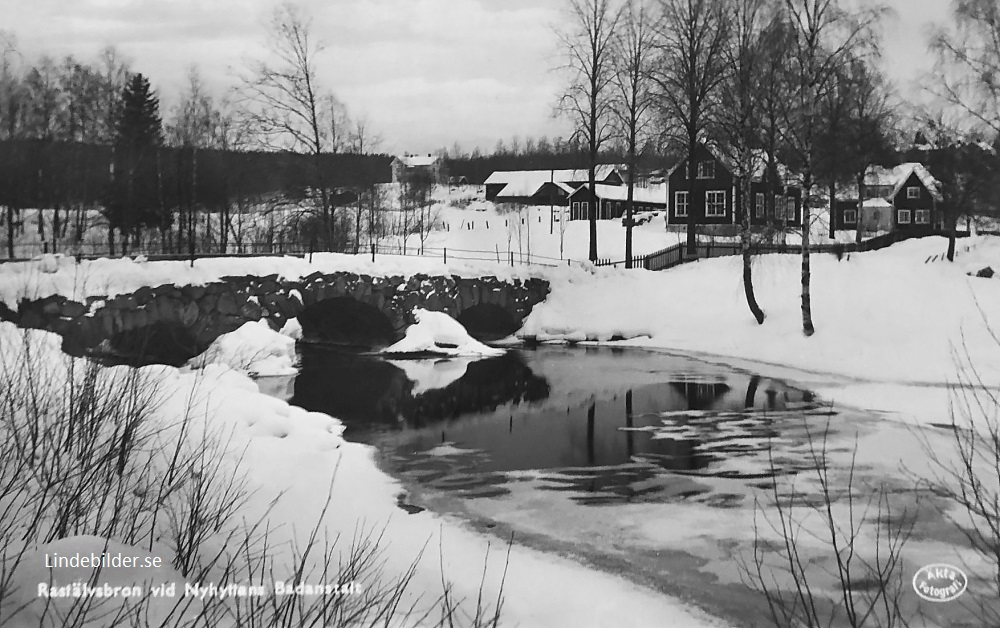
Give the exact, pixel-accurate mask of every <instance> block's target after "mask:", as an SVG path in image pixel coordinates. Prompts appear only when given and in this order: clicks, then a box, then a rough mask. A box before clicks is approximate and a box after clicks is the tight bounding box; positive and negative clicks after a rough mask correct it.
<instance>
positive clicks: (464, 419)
mask: <svg viewBox="0 0 1000 628" xmlns="http://www.w3.org/2000/svg"><path fill="white" fill-rule="evenodd" d="M291 402H292V403H293V404H295V405H299V406H301V407H304V408H306V409H308V410H313V411H318V412H325V413H327V414H330V415H333V416H336V417H339V418H340V419H341V420H343V421H344V422H345V424H346V425H347V430H346V433H345V435H346V437H347V438H348V439H350V440H355V441H361V442H366V443H370V444H374V445H376V446H377V447H378V449H379V451H380V452H381V454H382V457H383V460H384V462H385V464H386V465H387V466H388V467H389V468H390V470H391V471H393V472H395V473H397V474H405V475H407V476H411V477H417V478H419V481H420V482H421V483H424V484H426V485H428V486H433V487H438V488H446V489H449V490H453V491H458V492H460V493H462V494H466V495H477V496H481V495H483V494H484V493H488V494H498V493H502V492H505V487H504V485H505V484H507V483H508V482H511V481H516V479H517V478H518V477H520V473H521V472H547V473H550V474H555V473H559V474H561V479H562V480H563V482H562V485H561V486H558V487H555V488H563V489H565V490H579V491H580V493H581V494H580V495H579V496H578V498H579V499H581V500H589V501H594V502H602V501H607V500H615V499H629V498H632V497H636V496H637V495H639V494H649V493H654V492H655V488H656V487H655V485H649V484H648V483H646V484H643V483H644V482H645V481H646V480H648V479H650V478H652V477H654V476H657V475H662V474H682V475H694V476H719V477H734V478H743V479H748V480H750V479H759V478H766V477H768V476H769V475H770V473H771V469H770V468H769V466H770V461H769V460H767V458H766V456H765V455H764V452H766V451H767V448H768V445H769V444H773V443H775V442H781V441H783V440H784V439H787V438H788V437H789V436H791V432H797V431H800V430H801V429H802V417H805V416H810V417H813V419H814V421H816V422H817V424H820V423H822V424H825V423H826V419H827V418H828V417H829V416H831V415H832V414H833V412H832V411H831V410H830V409H829V408H825V407H823V406H822V405H820V404H819V403H817V402H816V400H815V399H814V397H813V395H812V394H811V393H810V392H809V391H806V390H797V389H795V388H791V387H789V386H787V385H785V384H783V383H782V382H779V381H776V380H771V379H767V378H762V377H759V376H756V375H753V374H750V373H744V372H739V371H734V370H728V369H722V368H719V367H713V366H709V365H707V364H705V363H703V362H699V361H696V360H693V359H689V358H684V357H677V356H671V355H666V354H662V353H653V352H646V351H639V350H623V349H609V348H571V347H545V346H543V347H540V348H537V349H523V350H521V349H519V350H512V351H509V352H507V354H506V355H504V356H502V357H497V358H489V359H484V360H478V361H465V360H439V361H433V360H420V361H386V360H383V359H381V358H379V357H375V356H359V355H349V354H343V353H336V352H331V351H328V350H317V349H310V348H304V349H303V351H302V354H301V372H300V374H299V376H298V377H297V378H296V380H295V385H294V396H293V398H292V399H291ZM786 463H787V461H782V462H779V463H776V466H777V467H779V468H782V467H783V466H784V465H785V464H786ZM553 477H554V476H553Z"/></svg>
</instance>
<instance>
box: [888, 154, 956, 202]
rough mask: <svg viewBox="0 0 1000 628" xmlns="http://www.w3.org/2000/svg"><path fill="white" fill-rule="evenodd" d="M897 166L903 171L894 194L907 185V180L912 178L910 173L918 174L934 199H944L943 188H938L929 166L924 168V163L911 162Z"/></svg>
mask: <svg viewBox="0 0 1000 628" xmlns="http://www.w3.org/2000/svg"><path fill="white" fill-rule="evenodd" d="M896 168H897V169H901V170H902V171H901V173H900V177H899V182H898V183H896V187H895V189H893V191H892V195H893V196H896V194H898V193H899V191H900V190H901V189H902V187H903V186H904V185H906V181H907V179H909V178H910V175H913V174H915V175H917V178H918V179H920V182H921V183H922V184H923V185H924V187H925V188H927V191H928V192H930V193H931V196H933V197H934V200H936V201H943V200H944V197H943V196H942V195H941V190H940V189H939V188H938V182H937V179H935V178H934V176H933V175H932V174H931V173H930V172H929V171H928V170H927V168H924V165H923V164H921V163H917V162H911V163H907V164H902V165H901V166H897V167H896Z"/></svg>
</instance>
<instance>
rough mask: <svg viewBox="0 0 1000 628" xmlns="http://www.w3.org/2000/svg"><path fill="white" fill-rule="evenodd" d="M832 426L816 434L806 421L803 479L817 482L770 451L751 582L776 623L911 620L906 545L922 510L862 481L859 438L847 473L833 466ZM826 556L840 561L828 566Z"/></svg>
mask: <svg viewBox="0 0 1000 628" xmlns="http://www.w3.org/2000/svg"><path fill="white" fill-rule="evenodd" d="M829 429H830V425H829V422H828V423H827V424H826V427H825V428H824V430H823V432H822V433H821V434H816V433H815V431H814V429H811V428H810V427H809V426H808V424H807V425H806V434H807V446H808V453H809V458H808V460H809V470H808V472H807V473H806V477H805V478H802V479H803V480H804V481H808V482H810V484H812V488H811V489H807V490H806V491H800V490H799V489H798V488H797V487H796V478H794V477H793V478H788V479H782V478H781V476H780V474H779V473H778V469H777V466H776V465H775V462H774V459H773V456H769V458H770V466H771V471H772V478H773V480H772V482H771V493H770V500H769V502H768V503H767V504H761V503H760V501H759V500H758V501H757V502H756V503H755V515H754V542H753V556H752V558H750V559H746V558H745V557H744V558H743V559H742V560H741V564H740V571H741V574H742V576H743V579H744V582H745V583H746V584H748V585H749V586H750V587H751V588H753V589H754V590H756V591H758V592H760V593H761V594H762V595H763V596H764V598H765V599H766V601H767V608H768V612H769V615H770V619H771V621H772V622H773V625H774V626H778V627H786V626H803V627H808V628H819V627H820V626H835V625H845V626H850V627H851V628H861V627H868V626H874V627H880V628H881V627H886V628H888V627H891V626H905V625H906V623H907V622H906V617H905V614H904V612H903V610H902V609H901V601H902V599H903V594H904V593H905V591H906V590H907V588H908V586H909V583H908V582H907V580H906V576H905V571H904V566H903V561H902V552H903V548H904V546H905V545H906V543H907V541H908V540H909V538H910V535H911V533H912V531H913V526H914V523H915V520H914V517H913V516H912V514H911V513H910V512H909V511H908V510H907V509H906V508H905V507H904V508H899V507H897V506H895V505H894V504H893V500H892V492H891V490H890V489H889V488H888V487H887V486H885V485H877V486H860V485H858V481H857V477H856V476H855V463H856V457H857V445H856V444H855V448H854V452H853V454H852V456H851V460H850V464H849V465H848V467H847V468H846V469H845V470H844V473H845V474H846V476H845V477H843V478H836V477H834V476H833V475H831V467H832V465H831V459H830V456H829V453H830V452H829V441H828V437H829ZM761 519H762V520H763V524H764V525H763V526H762V525H761ZM817 546H818V548H819V549H818V550H817V549H816V547H817ZM824 558H826V559H830V560H832V563H833V566H832V568H830V569H826V570H824V569H823V568H822V567H821V566H820V564H819V562H820V561H821V560H822V559H824ZM830 582H832V585H831V584H829V583H830Z"/></svg>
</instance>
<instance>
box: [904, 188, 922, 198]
mask: <svg viewBox="0 0 1000 628" xmlns="http://www.w3.org/2000/svg"><path fill="white" fill-rule="evenodd" d="M906 198H920V188H919V187H917V186H911V187H908V188H906Z"/></svg>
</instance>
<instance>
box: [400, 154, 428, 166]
mask: <svg viewBox="0 0 1000 628" xmlns="http://www.w3.org/2000/svg"><path fill="white" fill-rule="evenodd" d="M396 159H398V160H400V161H401V162H403V165H405V166H406V167H408V168H420V167H427V166H433V165H434V164H436V163H437V161H438V158H437V157H435V156H434V155H403V156H402V157H397V158H396Z"/></svg>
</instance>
